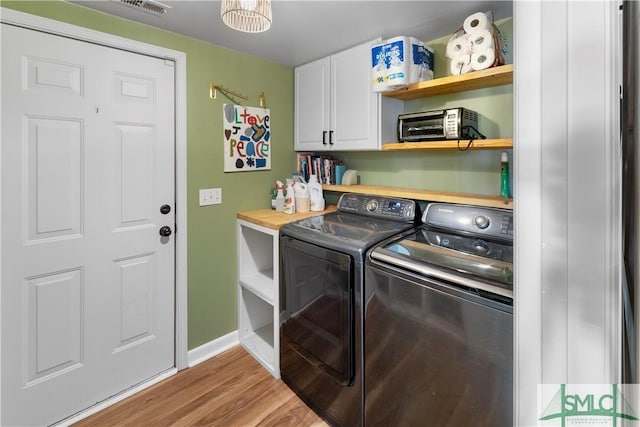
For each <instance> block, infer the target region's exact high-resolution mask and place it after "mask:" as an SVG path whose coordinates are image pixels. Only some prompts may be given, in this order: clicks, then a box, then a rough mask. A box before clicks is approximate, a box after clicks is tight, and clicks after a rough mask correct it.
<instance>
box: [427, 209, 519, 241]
mask: <svg viewBox="0 0 640 427" xmlns="http://www.w3.org/2000/svg"><path fill="white" fill-rule="evenodd" d="M422 222H423V223H424V224H427V225H429V226H431V227H437V228H441V229H445V230H451V231H455V232H458V233H463V234H473V235H476V236H483V237H493V238H496V239H499V240H507V241H513V212H511V211H510V210H506V209H497V208H485V207H481V206H469V205H456V204H447V203H431V204H429V205H428V206H427V209H426V210H425V212H424V215H423V216H422Z"/></svg>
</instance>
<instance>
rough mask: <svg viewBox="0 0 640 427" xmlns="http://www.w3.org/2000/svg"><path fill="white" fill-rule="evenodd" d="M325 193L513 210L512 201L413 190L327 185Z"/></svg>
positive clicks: (499, 198) (481, 196) (493, 197)
mask: <svg viewBox="0 0 640 427" xmlns="http://www.w3.org/2000/svg"><path fill="white" fill-rule="evenodd" d="M322 188H323V189H324V190H325V191H337V192H340V193H363V194H373V195H376V196H387V197H402V198H405V199H413V200H425V201H430V202H445V203H461V204H465V205H476V206H486V207H490V208H502V209H513V199H511V198H509V199H504V198H502V197H499V196H483V195H478V194H464V193H448V192H444V191H432V190H418V189H415V188H397V187H383V186H378V185H327V184H323V185H322Z"/></svg>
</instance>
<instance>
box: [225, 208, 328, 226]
mask: <svg viewBox="0 0 640 427" xmlns="http://www.w3.org/2000/svg"><path fill="white" fill-rule="evenodd" d="M335 211H336V207H335V206H333V205H330V206H327V208H326V209H325V210H323V211H320V212H304V213H300V212H296V213H294V214H286V213H283V212H276V211H275V210H274V209H260V210H257V211H247V212H238V215H237V217H238V219H242V220H244V221H248V222H251V223H253V224H257V225H260V226H262V227H266V228H270V229H272V230H279V229H280V227H282V226H283V225H285V224H289V223H290V222H294V221H298V220H300V219H305V218H309V217H312V216H317V215H324V214H326V213H329V212H335Z"/></svg>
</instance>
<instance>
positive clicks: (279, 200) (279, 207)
mask: <svg viewBox="0 0 640 427" xmlns="http://www.w3.org/2000/svg"><path fill="white" fill-rule="evenodd" d="M282 187H283V184H282V182H281V181H276V190H278V195H277V196H276V212H282V211H284V194H283V193H282V192H283V188H282Z"/></svg>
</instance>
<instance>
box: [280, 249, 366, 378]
mask: <svg viewBox="0 0 640 427" xmlns="http://www.w3.org/2000/svg"><path fill="white" fill-rule="evenodd" d="M281 248H282V249H281V251H282V252H281V256H282V263H283V265H282V270H281V271H282V277H283V285H284V288H283V291H284V296H285V301H282V302H281V303H282V307H284V313H283V315H282V318H281V328H280V329H281V337H280V338H281V340H282V346H283V349H286V350H287V351H294V352H296V353H298V354H299V355H300V356H302V357H304V358H305V359H306V360H307V361H309V362H310V363H311V364H312V365H314V366H315V367H317V368H318V369H321V370H322V371H324V372H325V373H326V374H328V375H329V376H330V377H331V378H333V379H334V380H336V381H337V382H339V383H340V384H342V385H345V386H346V385H350V384H351V382H352V381H353V377H354V357H353V333H354V326H353V315H354V314H353V299H354V289H353V274H352V271H351V270H352V259H351V257H350V256H349V255H347V254H344V253H341V252H336V251H333V250H329V249H325V248H322V247H319V246H316V245H312V244H309V243H306V242H302V241H300V240H297V239H292V238H290V237H287V236H284V237H282V239H281ZM285 361H286V358H285V359H284V360H283V362H282V366H281V370H282V371H286V370H287V366H285ZM284 375H286V372H285V373H284Z"/></svg>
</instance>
